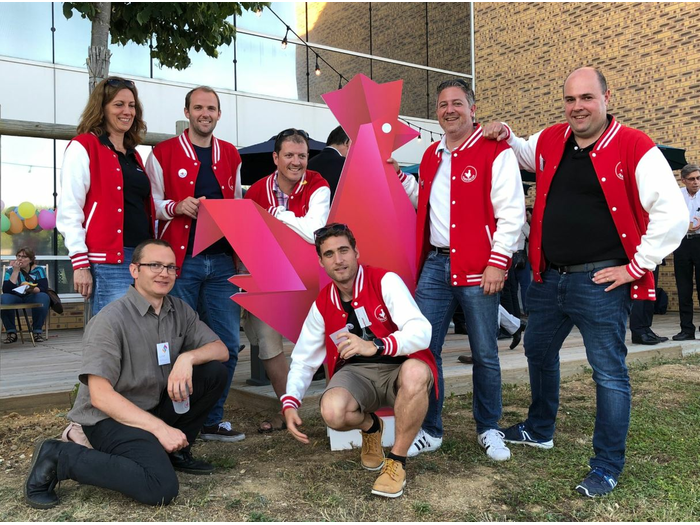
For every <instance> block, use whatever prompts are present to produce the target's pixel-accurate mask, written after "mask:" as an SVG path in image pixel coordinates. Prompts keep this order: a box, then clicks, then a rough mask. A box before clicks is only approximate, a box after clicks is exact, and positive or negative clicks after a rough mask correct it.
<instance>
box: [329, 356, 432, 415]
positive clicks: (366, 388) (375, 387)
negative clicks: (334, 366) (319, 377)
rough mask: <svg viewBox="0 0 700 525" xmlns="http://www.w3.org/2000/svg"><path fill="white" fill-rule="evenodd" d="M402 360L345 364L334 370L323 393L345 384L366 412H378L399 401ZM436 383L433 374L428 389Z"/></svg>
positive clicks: (346, 388)
mask: <svg viewBox="0 0 700 525" xmlns="http://www.w3.org/2000/svg"><path fill="white" fill-rule="evenodd" d="M404 362H405V361H404ZM402 364H403V363H400V364H396V365H394V364H386V363H370V364H348V365H345V366H343V367H342V368H341V369H340V370H338V371H337V372H336V373H335V374H333V377H332V378H331V380H330V382H329V383H328V385H327V386H326V389H325V390H324V391H323V393H324V394H325V393H326V392H328V391H329V390H330V389H331V388H343V389H345V390H347V391H348V392H350V395H352V397H353V398H355V401H357V404H358V405H360V409H361V411H362V412H363V413H367V412H375V411H376V410H379V409H380V408H382V407H387V406H390V407H393V406H394V403H395V402H396V390H397V387H396V381H397V380H398V378H399V370H400V369H401V365H402ZM426 366H427V365H426ZM432 384H433V379H432V378H431V380H430V385H429V387H428V392H429V391H430V388H432ZM426 393H427V392H426ZM321 399H323V396H321Z"/></svg>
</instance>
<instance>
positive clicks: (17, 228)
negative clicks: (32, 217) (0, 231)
mask: <svg viewBox="0 0 700 525" xmlns="http://www.w3.org/2000/svg"><path fill="white" fill-rule="evenodd" d="M23 229H24V224H22V219H20V218H19V215H17V214H16V213H15V212H13V211H11V212H10V230H9V231H10V233H13V234H14V233H20V232H21V231H22V230H23Z"/></svg>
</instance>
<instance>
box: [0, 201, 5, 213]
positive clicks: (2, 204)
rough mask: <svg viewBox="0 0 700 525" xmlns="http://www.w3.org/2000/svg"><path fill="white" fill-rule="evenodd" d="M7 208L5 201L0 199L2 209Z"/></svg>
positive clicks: (0, 209)
mask: <svg viewBox="0 0 700 525" xmlns="http://www.w3.org/2000/svg"><path fill="white" fill-rule="evenodd" d="M4 209H5V201H4V200H2V199H0V211H2V210H4Z"/></svg>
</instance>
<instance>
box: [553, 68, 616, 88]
mask: <svg viewBox="0 0 700 525" xmlns="http://www.w3.org/2000/svg"><path fill="white" fill-rule="evenodd" d="M591 74H594V75H595V76H596V77H597V79H598V84H600V92H601V93H605V92H606V91H607V90H608V81H607V80H605V76H604V75H603V73H601V72H600V71H599V70H597V69H596V68H594V67H579V68H578V69H574V70H573V71H572V72H571V73H569V76H568V77H566V80H565V81H564V87H563V88H562V89H566V83H567V82H568V81H569V79H570V78H571V77H573V76H581V75H583V76H587V75H591Z"/></svg>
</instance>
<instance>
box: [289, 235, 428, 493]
mask: <svg viewBox="0 0 700 525" xmlns="http://www.w3.org/2000/svg"><path fill="white" fill-rule="evenodd" d="M314 236H315V242H316V252H317V253H318V257H319V262H320V264H321V266H323V268H324V269H325V270H326V273H327V274H328V276H329V277H330V278H331V279H332V281H333V282H332V283H330V284H329V285H328V286H326V287H325V288H323V290H321V293H320V294H319V295H318V298H317V299H316V301H315V302H314V304H313V305H312V306H311V310H310V311H309V315H308V316H307V317H306V320H305V321H304V326H303V328H302V330H301V334H300V335H299V340H298V341H297V344H296V346H295V347H294V351H293V352H292V364H291V366H290V370H289V375H288V376H287V392H286V394H285V395H283V396H282V397H281V401H282V410H283V412H284V417H285V420H286V423H287V429H288V430H289V432H290V433H291V434H292V435H293V436H294V437H295V438H296V439H298V440H299V441H301V442H302V443H309V439H308V437H307V436H306V435H305V434H303V433H302V432H301V431H300V430H299V427H300V425H301V424H302V421H301V418H300V417H299V414H298V412H297V409H298V408H299V406H300V405H301V400H302V398H303V397H304V394H305V392H306V390H307V389H308V387H309V384H310V383H311V379H312V377H313V375H314V372H315V371H316V369H317V368H318V367H320V366H321V364H322V363H323V361H324V359H326V361H327V363H328V373H329V376H330V382H329V383H328V386H327V387H326V390H325V392H324V393H323V396H322V398H321V416H322V417H323V420H324V421H325V422H326V424H327V425H328V426H329V427H330V428H332V429H334V430H339V431H345V430H353V429H356V428H359V429H360V430H361V431H362V452H361V454H360V459H361V462H362V467H363V468H365V469H367V470H380V469H381V474H380V475H379V477H378V478H377V480H376V481H375V482H374V486H373V487H372V494H376V495H378V496H384V497H387V498H397V497H399V496H401V495H402V494H403V489H404V486H405V485H406V470H405V469H406V454H407V453H408V448H409V447H410V446H411V443H412V442H413V439H414V438H415V436H416V434H417V433H418V430H419V429H420V426H421V423H422V422H423V418H424V417H425V414H426V412H427V410H428V396H429V395H430V393H431V392H432V393H433V395H436V392H435V390H434V386H433V385H434V384H435V378H436V377H437V369H436V365H435V359H434V358H433V355H432V353H431V352H430V350H427V348H428V345H429V344H430V336H431V326H430V323H429V322H428V320H427V319H426V318H425V317H423V315H422V314H421V313H420V310H419V309H418V307H417V306H416V303H415V301H414V300H413V297H411V294H410V292H409V291H408V288H406V285H405V284H404V282H403V281H402V280H401V278H400V277H399V276H398V275H397V274H395V273H393V272H388V271H386V270H381V269H379V268H372V267H369V266H360V265H359V264H358V262H357V261H358V258H359V256H360V254H359V252H358V251H357V249H356V247H355V246H356V242H355V237H354V235H353V234H352V232H351V231H350V229H349V228H348V227H347V226H346V225H345V224H338V223H333V224H329V225H327V226H325V227H323V228H321V229H319V230H317V231H316V233H315V234H314ZM385 406H393V407H394V415H395V422H396V433H395V438H394V446H393V448H392V449H391V452H390V453H389V457H387V458H385V456H384V451H383V450H382V431H383V429H384V424H383V422H382V420H381V419H380V418H379V417H377V415H376V414H375V413H374V412H375V411H376V410H378V409H379V408H381V407H385Z"/></svg>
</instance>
